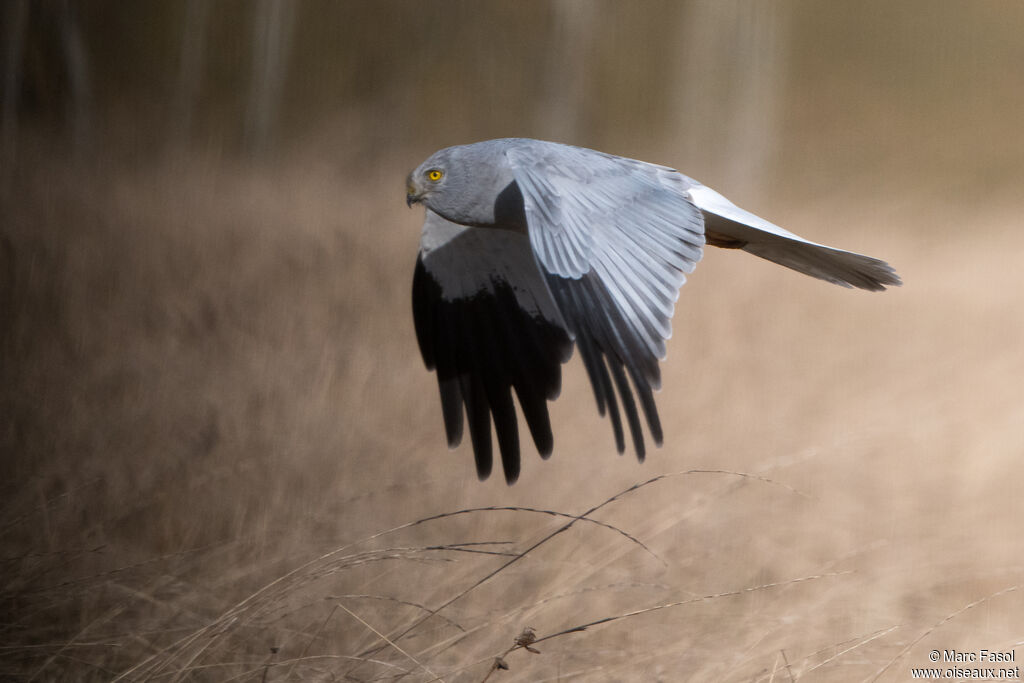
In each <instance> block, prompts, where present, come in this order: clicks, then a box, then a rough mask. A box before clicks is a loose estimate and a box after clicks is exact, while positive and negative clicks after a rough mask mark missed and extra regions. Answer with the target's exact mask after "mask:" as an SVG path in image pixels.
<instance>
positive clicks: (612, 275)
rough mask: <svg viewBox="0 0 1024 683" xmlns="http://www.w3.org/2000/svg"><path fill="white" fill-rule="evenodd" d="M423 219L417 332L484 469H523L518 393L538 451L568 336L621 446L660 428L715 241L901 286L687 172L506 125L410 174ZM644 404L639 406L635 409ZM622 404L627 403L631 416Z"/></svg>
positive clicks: (444, 398) (855, 279)
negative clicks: (672, 348) (679, 340)
mask: <svg viewBox="0 0 1024 683" xmlns="http://www.w3.org/2000/svg"><path fill="white" fill-rule="evenodd" d="M406 199H407V202H408V203H409V204H410V205H412V204H413V203H422V204H423V205H424V206H425V207H426V220H425V221H424V225H423V235H422V241H421V245H420V255H419V258H418V260H417V265H416V271H415V275H414V278H413V315H414V321H415V325H416V332H417V339H418V341H419V345H420V350H421V351H422V353H423V359H424V361H425V363H426V365H427V367H428V368H430V369H434V370H436V371H437V373H438V384H439V387H440V392H441V404H442V413H443V416H444V422H445V429H446V433H447V437H448V443H449V446H451V447H455V446H457V445H458V444H459V443H460V441H461V438H462V428H463V417H465V418H466V421H467V422H468V424H469V430H470V438H471V441H472V443H473V451H474V456H475V459H476V465H477V473H478V474H479V476H480V477H481V478H485V477H487V476H488V475H489V474H490V472H491V467H492V460H493V458H492V446H491V423H492V421H493V423H494V428H495V432H496V434H497V437H498V446H499V450H500V453H501V458H502V466H503V470H504V474H505V478H506V480H507V481H508V483H510V484H511V483H512V482H514V481H515V480H516V478H517V477H518V475H519V468H520V463H519V441H518V426H517V422H516V413H515V407H514V405H513V403H512V399H511V394H512V392H513V391H514V392H515V394H516V397H517V398H518V401H519V405H520V408H521V410H522V411H523V414H524V417H525V418H526V422H527V426H528V427H529V429H530V432H531V435H532V437H533V440H534V443H535V444H536V446H537V449H538V451H539V452H540V453H541V455H542V456H544V457H547V456H548V455H550V453H551V450H552V447H553V438H552V433H551V425H550V420H549V418H548V412H547V403H546V402H547V401H548V400H553V399H554V398H555V397H556V396H557V394H558V391H559V387H560V384H561V364H562V363H564V362H565V361H566V360H568V358H569V356H570V355H571V352H572V348H573V345H574V343H575V346H576V347H577V348H578V349H579V351H580V355H581V357H582V359H583V363H584V367H585V368H586V371H587V374H588V376H589V378H590V382H591V385H592V387H593V390H594V396H595V399H596V402H597V407H598V411H599V412H600V413H601V414H602V415H608V417H609V419H610V421H611V423H612V430H613V433H614V437H615V442H616V447H617V449H618V451H619V452H620V453H622V452H623V451H624V449H625V434H624V429H623V424H622V417H621V416H622V414H624V415H625V418H626V423H627V424H628V426H629V430H630V433H631V436H632V441H633V446H634V449H635V450H636V453H637V456H638V457H639V458H640V459H641V460H643V458H644V455H645V452H646V446H645V442H644V437H643V430H642V427H641V420H640V414H641V413H642V414H643V416H644V418H645V421H646V423H647V428H648V431H649V432H650V434H651V437H652V438H653V439H654V441H655V443H656V444H658V445H660V444H661V441H662V429H661V424H660V421H659V418H658V413H657V409H656V407H655V403H654V397H653V390H655V389H658V388H660V384H661V376H660V371H659V368H658V361H659V360H661V359H663V358H664V357H665V340H666V339H668V337H669V336H670V335H671V318H672V313H673V310H674V307H675V301H676V299H677V297H678V295H679V288H680V287H681V286H682V285H683V283H684V282H685V281H686V275H687V274H689V273H691V272H693V269H694V267H695V266H696V265H697V262H698V261H700V259H701V257H702V255H703V247H704V245H705V244H706V243H707V244H711V245H714V246H720V247H726V248H733V249H742V250H744V251H748V252H750V253H752V254H755V255H757V256H760V257H762V258H765V259H768V260H770V261H774V262H776V263H779V264H781V265H784V266H786V267H788V268H792V269H794V270H797V271H799V272H801V273H804V274H807V275H810V276H812V277H816V278H820V279H822V280H826V281H828V282H832V283H835V284H839V285H842V286H846V287H857V288H861V289H867V290H882V289H885V287H886V286H891V285H899V284H900V280H899V277H898V276H897V275H896V273H895V272H894V271H893V270H892V268H890V267H889V265H888V264H886V263H885V262H883V261H880V260H878V259H874V258H871V257H869V256H863V255H861V254H856V253H854V252H849V251H843V250H840V249H834V248H832V247H828V246H825V245H820V244H816V243H814V242H810V241H808V240H805V239H804V238H802V237H799V236H797V235H794V234H793V233H791V232H788V231H786V230H783V229H782V228H779V227H778V226H776V225H773V224H772V223H769V222H768V221H765V220H764V219H762V218H759V217H758V216H755V215H754V214H751V213H749V212H747V211H744V210H743V209H740V208H739V207H737V206H735V205H734V204H732V203H731V202H729V201H728V200H727V199H725V197H723V196H722V195H720V194H718V193H717V192H715V191H714V190H711V189H710V188H707V187H705V186H704V185H701V184H700V183H698V182H697V181H695V180H693V179H691V178H688V177H686V176H684V175H682V174H681V173H679V172H678V171H676V170H674V169H671V168H668V167H665V166H658V165H655V164H649V163H646V162H642V161H636V160H633V159H626V158H623V157H617V156H613V155H610V154H604V153H602V152H597V151H594V150H589V149H583V148H579V147H571V146H568V145H562V144H558V143H553V142H543V141H540V140H529V139H523V138H507V139H500V140H489V141H486V142H479V143H476V144H472V145H462V146H458V147H449V148H447V149H443V150H440V151H439V152H436V153H435V154H433V155H432V156H431V157H430V158H428V159H427V160H426V161H425V162H423V163H422V164H421V165H420V166H419V167H418V168H417V169H416V170H414V171H413V172H412V173H410V174H409V178H408V182H407V190H406ZM637 403H639V408H638V407H637ZM620 409H621V413H620Z"/></svg>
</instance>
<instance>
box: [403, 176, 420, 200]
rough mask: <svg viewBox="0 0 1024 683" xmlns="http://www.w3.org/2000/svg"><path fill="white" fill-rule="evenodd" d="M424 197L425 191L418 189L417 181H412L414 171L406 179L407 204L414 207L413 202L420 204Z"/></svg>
mask: <svg viewBox="0 0 1024 683" xmlns="http://www.w3.org/2000/svg"><path fill="white" fill-rule="evenodd" d="M422 199H423V193H422V192H419V191H418V188H417V187H416V183H414V182H413V181H412V173H410V174H409V177H408V178H406V180H405V205H406V206H408V207H409V208H412V205H413V204H418V203H419V202H420V201H421V200H422Z"/></svg>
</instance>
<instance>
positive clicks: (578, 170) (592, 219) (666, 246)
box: [506, 141, 704, 459]
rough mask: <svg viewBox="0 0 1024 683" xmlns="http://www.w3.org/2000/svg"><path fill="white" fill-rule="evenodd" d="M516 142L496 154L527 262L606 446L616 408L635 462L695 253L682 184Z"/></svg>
mask: <svg viewBox="0 0 1024 683" xmlns="http://www.w3.org/2000/svg"><path fill="white" fill-rule="evenodd" d="M518 143H519V144H517V145H516V146H513V147H511V148H510V149H509V150H507V151H506V156H507V158H508V160H509V163H510V165H511V167H512V173H513V176H514V177H515V180H516V183H517V185H518V186H519V188H520V191H521V193H522V196H523V205H524V214H525V216H526V222H527V226H528V232H529V236H530V243H531V245H532V246H533V250H534V253H535V255H536V257H537V261H538V263H539V264H540V266H541V268H542V269H543V270H544V271H545V274H546V277H547V283H548V287H549V288H550V290H551V293H552V295H553V296H554V298H555V301H556V302H557V303H558V307H559V309H560V310H561V313H562V315H563V317H564V319H565V322H566V325H567V327H568V329H569V330H570V331H571V332H572V333H573V335H574V337H575V338H576V340H577V342H578V345H579V348H580V354H581V355H582V357H583V362H584V366H585V367H586V370H587V375H588V377H589V378H590V382H591V385H592V386H593V389H594V397H595V400H596V402H597V408H598V411H599V412H600V413H601V414H602V415H603V414H605V413H606V411H607V414H608V415H609V419H610V420H611V422H612V429H613V431H614V433H615V440H616V446H617V447H618V449H619V451H620V452H622V450H623V448H624V446H625V444H624V439H623V436H624V435H623V433H622V420H621V415H620V413H619V410H620V408H621V410H622V411H623V412H624V414H625V418H626V423H627V424H628V425H629V428H630V433H631V435H632V441H633V447H634V449H635V450H636V453H637V456H638V457H639V458H640V459H643V457H644V454H645V450H646V449H645V445H644V439H643V431H642V429H641V422H640V416H639V412H640V410H642V411H643V413H644V415H645V417H646V422H647V425H648V429H649V431H650V432H651V435H652V437H653V438H654V440H655V442H656V443H659V444H660V443H661V439H662V433H661V423H660V420H659V418H658V414H657V409H656V407H655V403H654V398H653V390H654V389H656V388H658V387H659V386H660V384H661V375H660V371H659V369H658V361H659V360H661V359H663V358H664V357H665V340H666V339H668V338H669V336H671V333H672V326H671V320H672V314H673V310H674V307H675V302H676V301H677V299H678V296H679V288H680V287H681V286H682V285H683V283H684V282H685V281H686V274H687V273H690V272H692V271H693V268H694V267H695V265H696V264H697V261H699V260H700V258H701V256H702V254H703V246H704V234H703V230H704V225H703V219H702V216H701V213H700V212H699V211H698V209H697V208H696V207H695V206H694V204H693V202H692V201H691V199H690V197H689V195H688V194H687V192H686V190H687V189H688V187H689V185H688V184H687V182H686V179H685V178H684V176H681V175H680V174H679V173H677V172H676V171H674V170H672V169H670V168H666V167H664V166H656V165H654V164H648V163H644V162H642V161H635V160H632V159H624V158H621V157H615V156H611V155H607V154H603V153H601V152H595V151H593V150H586V149H581V148H577V147H569V146H567V145H558V144H555V143H539V142H536V141H518ZM631 383H632V387H631ZM616 394H617V397H616ZM637 399H639V400H637ZM637 403H639V404H640V405H639V408H638V406H637Z"/></svg>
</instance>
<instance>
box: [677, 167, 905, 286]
mask: <svg viewBox="0 0 1024 683" xmlns="http://www.w3.org/2000/svg"><path fill="white" fill-rule="evenodd" d="M685 180H686V182H687V183H689V185H690V190H689V191H690V196H691V197H692V198H693V201H694V203H695V204H696V205H697V206H698V207H699V208H700V210H701V211H702V212H703V213H704V225H705V230H706V235H707V240H708V244H713V245H715V246H721V247H727V248H732V249H743V250H744V251H747V252H750V253H751V254H754V255H756V256H760V257H761V258H764V259H768V260H769V261H773V262H775V263H778V264H779V265H782V266H786V267H787V268H792V269H793V270H796V271H798V272H801V273H803V274H805V275H810V276H811V277H816V278H819V279H821V280H825V281H827V282H831V283H833V284H837V285H841V286H843V287H858V288H860V289H867V290H871V291H881V290H883V289H885V287H886V285H889V286H894V285H895V286H898V285H900V284H901V282H900V278H899V276H898V275H897V274H896V271H894V270H893V269H892V267H891V266H890V265H889V264H888V263H886V262H885V261H881V260H879V259H876V258H872V257H871V256H864V255H863V254H857V253H855V252H852V251H844V250H842V249H836V248H834V247H829V246H825V245H823V244H817V243H815V242H811V241H810V240H806V239H804V238H803V237H800V236H799V235H794V234H793V233H791V232H789V231H788V230H783V229H782V228H780V227H779V226H777V225H775V224H773V223H769V222H768V221H766V220H765V219H763V218H761V217H759V216H755V215H754V214H752V213H750V212H749V211H745V210H743V209H741V208H740V207H738V206H736V205H735V204H733V203H732V202H730V201H729V200H728V199H726V198H725V197H723V196H722V195H720V194H718V193H717V192H715V191H714V190H712V189H711V188H709V187H706V186H704V185H701V184H700V183H698V182H697V181H695V180H692V179H690V178H686V179H685Z"/></svg>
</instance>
